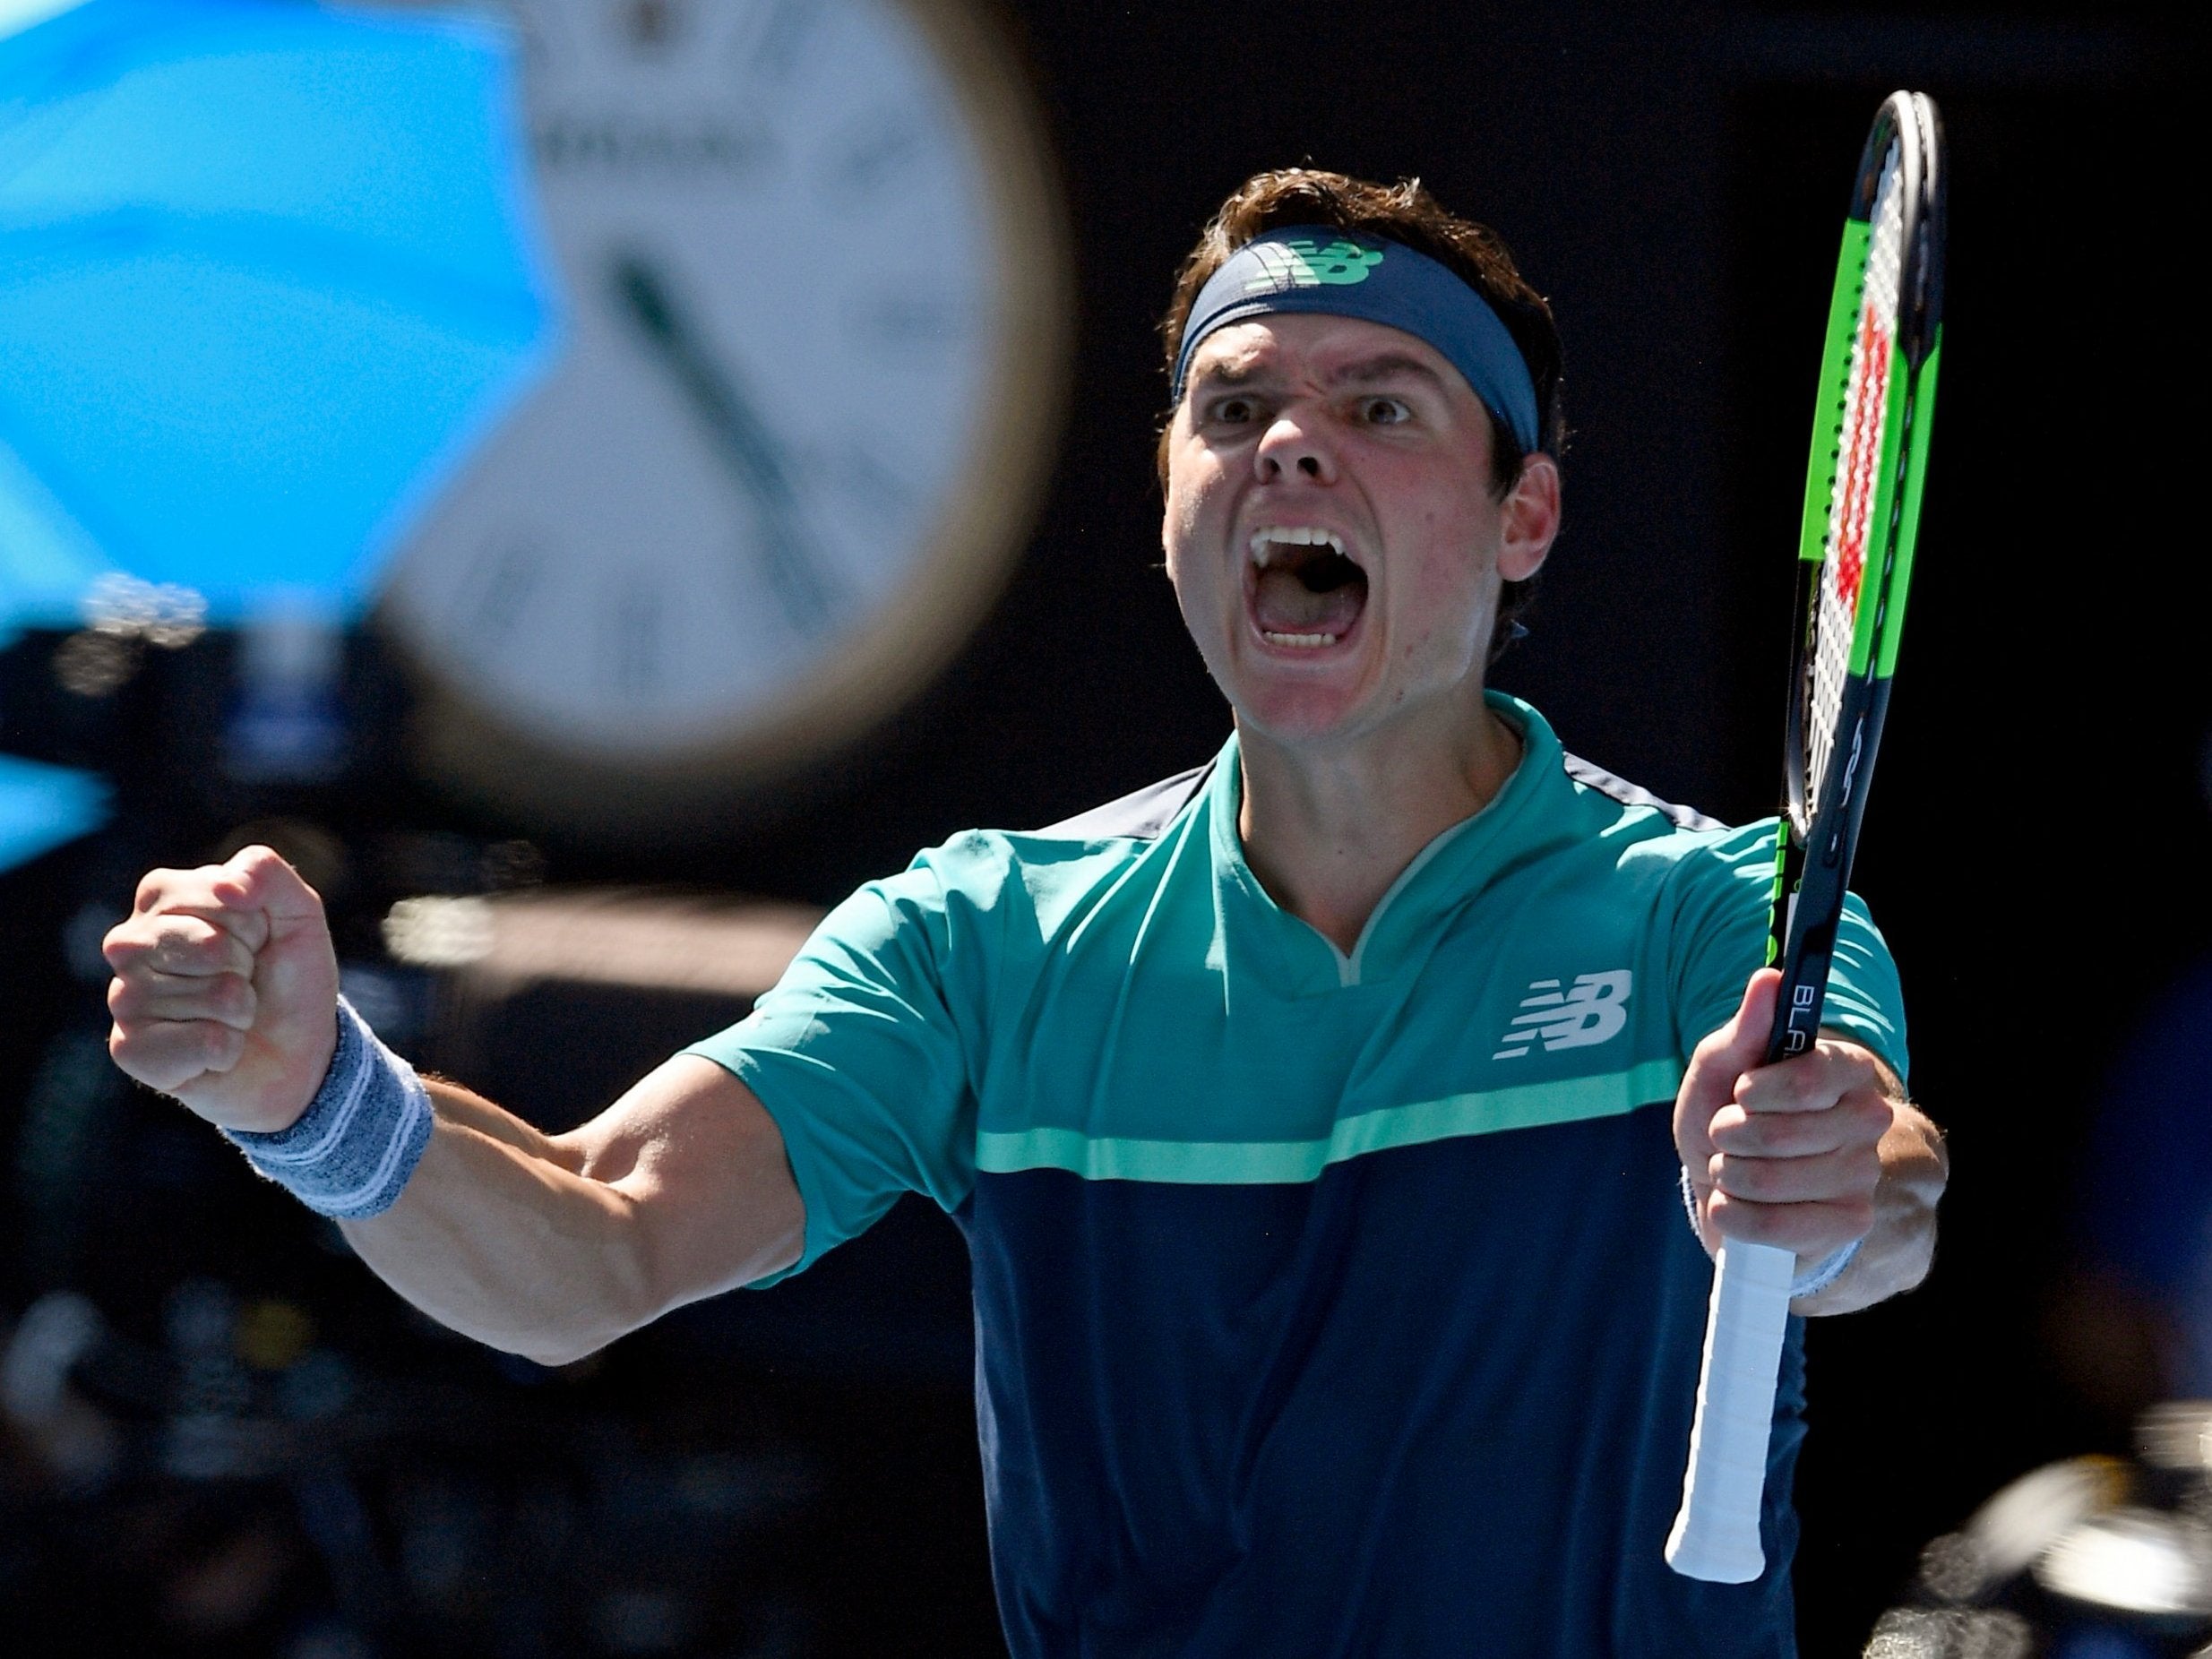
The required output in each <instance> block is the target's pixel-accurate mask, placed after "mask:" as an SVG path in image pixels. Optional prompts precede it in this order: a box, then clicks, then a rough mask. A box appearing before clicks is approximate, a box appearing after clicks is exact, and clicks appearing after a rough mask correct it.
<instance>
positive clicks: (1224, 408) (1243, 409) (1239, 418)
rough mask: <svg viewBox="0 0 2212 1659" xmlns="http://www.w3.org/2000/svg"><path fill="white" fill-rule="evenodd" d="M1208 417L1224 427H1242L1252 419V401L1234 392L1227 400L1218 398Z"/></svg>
mask: <svg viewBox="0 0 2212 1659" xmlns="http://www.w3.org/2000/svg"><path fill="white" fill-rule="evenodd" d="M1206 413H1207V417H1208V418H1209V419H1210V420H1217V421H1219V422H1221V423H1222V424H1223V425H1229V426H1241V425H1244V423H1245V422H1246V421H1248V420H1250V419H1251V418H1252V415H1253V413H1254V410H1253V406H1252V400H1251V399H1250V398H1248V397H1246V396H1244V394H1243V393H1241V392H1232V393H1231V394H1230V395H1229V396H1227V397H1226V398H1217V399H1215V400H1214V401H1213V403H1212V404H1211V405H1210V406H1209V408H1208V409H1207V411H1206Z"/></svg>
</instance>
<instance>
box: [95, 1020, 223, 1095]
mask: <svg viewBox="0 0 2212 1659" xmlns="http://www.w3.org/2000/svg"><path fill="white" fill-rule="evenodd" d="M108 1053H109V1055H110V1056H112V1057H113V1058H114V1060H115V1062H116V1065H117V1066H119V1067H120V1068H122V1070H124V1071H125V1073H126V1074H127V1075H129V1076H131V1077H133V1078H136V1079H138V1080H139V1081H140V1082H142V1083H143V1084H145V1085H146V1086H147V1087H149V1088H156V1089H159V1090H160V1091H161V1092H162V1093H163V1094H165V1095H175V1094H179V1093H181V1092H182V1091H184V1090H185V1088H187V1087H190V1086H191V1085H192V1084H194V1083H195V1082H197V1081H199V1080H200V1079H202V1078H204V1077H207V1076H209V1075H210V1074H211V1073H212V1074H217V1075H219V1074H221V1073H224V1072H228V1070H230V1069H231V1068H232V1067H234V1066H236V1065H237V1063H238V1062H239V1060H240V1059H241V1058H242V1057H243V1056H244V1055H245V1032H243V1031H240V1030H238V1029H237V1027H233V1026H226V1025H222V1024H220V1023H219V1022H217V1021H215V1020H211V1019H191V1020H168V1019H154V1020H145V1021H140V1022H133V1023H132V1024H129V1025H123V1024H118V1025H116V1027H115V1028H114V1029H113V1030H111V1031H110V1032H109V1033H108Z"/></svg>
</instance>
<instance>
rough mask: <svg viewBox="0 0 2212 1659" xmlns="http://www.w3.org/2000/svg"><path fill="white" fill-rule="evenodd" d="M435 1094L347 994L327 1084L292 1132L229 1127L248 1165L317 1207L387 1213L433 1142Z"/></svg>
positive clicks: (355, 1214) (338, 1214) (339, 1212)
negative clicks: (268, 1132)
mask: <svg viewBox="0 0 2212 1659" xmlns="http://www.w3.org/2000/svg"><path fill="white" fill-rule="evenodd" d="M431 1122H432V1120H431V1113H430V1095H429V1092H428V1091H427V1090H426V1089H425V1088H424V1087H423V1086H422V1079H420V1078H418V1077H417V1076H416V1075H415V1068H414V1067H412V1066H410V1065H409V1064H408V1063H407V1062H406V1061H404V1060H402V1059H400V1056H399V1055H397V1054H395V1053H392V1051H391V1050H390V1049H388V1048H386V1047H385V1046H384V1045H383V1043H381V1042H379V1041H378V1040H377V1036H376V1034H375V1033H374V1031H372V1030H370V1029H369V1028H368V1026H367V1024H366V1022H365V1021H364V1020H363V1019H362V1018H361V1016H360V1015H358V1014H357V1013H355V1012H354V1011H353V1008H352V1005H351V1004H350V1003H349V1002H348V1001H346V1000H345V998H343V997H340V998H339V1000H338V1047H337V1050H336V1052H334V1053H332V1054H331V1069H330V1070H328V1071H327V1072H325V1073H324V1074H323V1087H321V1088H319V1089H317V1090H316V1091H315V1096H314V1099H313V1100H311V1101H309V1102H308V1103H307V1109H306V1111H305V1112H303V1113H300V1115H299V1120H298V1122H295V1123H294V1124H292V1125H291V1127H289V1128H288V1129H280V1130H278V1131H277V1132H276V1133H275V1134H273V1135H257V1134H253V1133H249V1132H247V1131H245V1130H224V1131H223V1132H224V1134H226V1135H228V1137H229V1138H230V1139H231V1141H232V1142H233V1143H234V1144H235V1145H236V1146H237V1148H239V1150H240V1151H242V1152H244V1153H245V1156H246V1160H247V1162H249V1163H251V1164H252V1165H254V1168H255V1169H256V1170H258V1171H260V1172H261V1173H263V1175H266V1176H267V1177H268V1178H269V1179H270V1180H271V1181H273V1182H276V1183H277V1184H278V1185H279V1186H280V1187H282V1188H284V1189H285V1190H286V1191H288V1192H289V1193H291V1194H292V1196H293V1197H294V1198H297V1199H298V1200H299V1201H300V1202H301V1203H303V1204H305V1205H306V1207H307V1208H309V1209H312V1210H314V1211H315V1212H316V1213H317V1214H319V1215H324V1216H331V1218H332V1219H334V1220H338V1221H361V1220H365V1219H366V1218H367V1217H368V1216H381V1215H382V1214H383V1212H384V1211H386V1210H388V1209H390V1208H392V1205H393V1204H394V1203H395V1202H397V1201H398V1199H399V1197H400V1188H401V1187H404V1186H405V1185H406V1184H407V1178H408V1177H409V1175H411V1174H413V1173H415V1165H417V1163H419V1162H420V1161H421V1159H422V1155H423V1149H424V1148H426V1147H427V1146H428V1145H429V1144H430V1129H431Z"/></svg>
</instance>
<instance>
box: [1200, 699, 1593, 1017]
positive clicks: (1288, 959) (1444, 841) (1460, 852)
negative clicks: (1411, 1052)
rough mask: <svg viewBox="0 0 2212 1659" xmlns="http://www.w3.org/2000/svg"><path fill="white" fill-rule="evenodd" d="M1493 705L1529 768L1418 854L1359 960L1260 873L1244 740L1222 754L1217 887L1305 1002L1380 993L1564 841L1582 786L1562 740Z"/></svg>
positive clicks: (1213, 782)
mask: <svg viewBox="0 0 2212 1659" xmlns="http://www.w3.org/2000/svg"><path fill="white" fill-rule="evenodd" d="M1484 701H1485V702H1486V703H1487V704H1488V706H1489V708H1490V709H1491V711H1492V712H1493V713H1494V714H1496V715H1497V716H1499V718H1502V719H1503V720H1504V721H1505V723H1506V724H1507V725H1508V726H1511V727H1512V728H1514V730H1515V731H1516V732H1517V733H1518V735H1519V737H1520V740H1521V758H1520V764H1519V766H1517V767H1515V768H1514V769H1513V773H1512V776H1511V777H1510V778H1507V779H1506V782H1505V786H1504V787H1502V789H1500V790H1499V791H1498V793H1497V794H1496V795H1493V796H1492V797H1491V799H1490V801H1489V802H1488V803H1487V804H1485V806H1483V808H1482V809H1481V810H1480V811H1478V812H1476V813H1474V814H1473V815H1472V816H1471V817H1467V818H1463V819H1461V820H1460V821H1459V822H1458V823H1456V824H1453V825H1452V826H1451V827H1450V829H1447V830H1443V831H1442V832H1441V833H1440V834H1438V835H1437V836H1436V837H1435V838H1433V840H1431V841H1430V842H1429V843H1428V844H1427V845H1426V846H1425V847H1423V848H1422V849H1421V850H1420V851H1419V852H1418V853H1416V855H1414V857H1413V860H1412V862H1411V863H1409V864H1407V866H1406V868H1405V869H1404V870H1403V871H1402V872H1399V877H1398V879H1397V881H1393V882H1392V883H1391V884H1390V890H1388V891H1387V892H1385V893H1384V894H1383V896H1382V898H1381V901H1380V902H1379V903H1378V904H1377V905H1376V906H1375V908H1374V912H1373V915H1370V916H1369V917H1368V918H1367V924H1366V925H1365V927H1364V928H1363V929H1362V930H1361V932H1360V936H1359V939H1358V941H1356V944H1355V946H1354V948H1353V950H1351V952H1350V953H1349V954H1347V953H1346V952H1344V951H1341V950H1338V949H1337V947H1336V946H1335V945H1334V944H1333V943H1331V942H1330V941H1329V940H1328V939H1326V938H1324V937H1323V936H1322V935H1321V933H1320V932H1319V931H1318V930H1316V929H1315V928H1313V926H1312V925H1311V924H1308V923H1306V922H1304V921H1303V920H1302V919H1300V918H1299V917H1297V916H1295V915H1291V914H1290V913H1289V912H1288V911H1287V910H1284V909H1283V908H1282V907H1280V906H1279V905H1278V904H1277V903H1276V902H1275V899H1274V898H1273V897H1272V896H1271V895H1270V893H1269V892H1268V890H1266V889H1265V888H1264V887H1262V886H1261V884H1260V879H1259V877H1258V876H1256V875H1254V874H1253V873H1252V866H1251V864H1249V863H1248V862H1246V860H1245V857H1244V838H1243V837H1242V836H1241V835H1239V834H1238V833H1237V827H1236V824H1237V815H1238V812H1239V810H1240V808H1241V807H1242V805H1243V803H1244V767H1243V759H1242V756H1241V754H1240V753H1239V752H1238V748H1237V742H1236V736H1235V734H1234V733H1232V734H1231V735H1230V736H1229V740H1228V742H1227V743H1226V744H1224V745H1223V746H1222V750H1221V755H1220V759H1219V761H1218V763H1217V764H1216V765H1215V767H1214V769H1213V776H1212V778H1211V779H1210V780H1209V783H1208V786H1207V791H1206V810H1207V812H1208V813H1209V816H1210V817H1211V819H1212V822H1211V825H1210V826H1209V830H1210V834H1211V838H1212V847H1213V864H1214V870H1215V875H1216V882H1217V885H1218V887H1220V888H1222V889H1223V890H1225V892H1230V893H1235V894H1236V895H1238V896H1239V897H1240V898H1242V900H1243V901H1244V904H1243V905H1240V906H1239V907H1240V908H1244V907H1251V908H1252V909H1253V910H1255V911H1256V912H1257V917H1256V919H1257V920H1258V921H1259V923H1260V925H1261V931H1262V932H1263V933H1266V934H1268V935H1269V936H1270V941H1271V946H1272V949H1271V951H1270V954H1273V955H1274V956H1275V957H1276V958H1277V959H1278V962H1279V964H1280V966H1281V967H1282V968H1283V969H1284V971H1285V972H1286V973H1287V975H1288V976H1290V978H1291V980H1292V981H1293V983H1294V984H1295V988H1296V990H1297V992H1298V993H1301V994H1308V993H1314V992H1320V991H1325V990H1334V989H1340V988H1343V987H1346V986H1350V985H1357V984H1372V983H1374V982H1376V981H1379V980H1382V979H1387V978H1389V977H1390V976H1392V975H1394V974H1396V973H1397V972H1398V971H1399V969H1401V968H1403V967H1407V966H1408V965H1409V964H1412V963H1416V962H1417V961H1419V960H1420V959H1422V958H1424V957H1425V956H1426V954H1427V949H1428V946H1429V945H1430V944H1431V943H1432V942H1433V940H1434V939H1435V937H1436V935H1437V934H1438V933H1439V932H1441V930H1442V928H1443V927H1444V926H1445V925H1447V924H1449V922H1450V918H1451V916H1452V915H1454V914H1455V913H1456V912H1457V910H1458V909H1459V907H1460V906H1461V905H1462V904H1464V903H1465V902H1466V901H1467V899H1469V898H1474V897H1475V896H1476V894H1478V893H1479V892H1481V891H1482V890H1483V889H1484V888H1485V887H1486V886H1487V885H1488V884H1489V882H1490V881H1492V880H1493V878H1494V877H1495V876H1496V875H1498V874H1499V873H1500V872H1502V871H1504V870H1505V869H1507V868H1510V867H1511V865H1513V864H1517V863H1518V862H1519V858H1520V856H1521V855H1524V854H1526V853H1528V852H1530V851H1532V850H1534V849H1535V848H1536V846H1537V845H1538V844H1539V843H1544V842H1548V841H1549V840H1551V839H1553V838H1555V836H1556V834H1557V826H1558V811H1557V808H1558V806H1559V804H1561V802H1562V800H1563V798H1564V797H1565V796H1566V795H1569V794H1571V790H1572V787H1573V786H1572V784H1571V781H1570V780H1569V778H1568V777H1567V775H1566V770H1565V767H1564V763H1563V761H1564V757H1563V756H1562V752H1561V749H1560V744H1559V739H1558V737H1557V736H1556V735H1554V733H1553V731H1552V728H1551V726H1550V723H1549V722H1547V721H1546V720H1545V718H1544V717H1543V716H1542V715H1540V714H1538V713H1537V712H1536V710H1535V709H1532V708H1531V707H1529V706H1528V704H1527V703H1525V702H1523V701H1520V699H1519V698H1518V697H1512V696H1509V695H1507V694H1506V693H1505V692H1496V691H1491V692H1485V693H1484ZM1547 807H1548V808H1549V809H1550V810H1547Z"/></svg>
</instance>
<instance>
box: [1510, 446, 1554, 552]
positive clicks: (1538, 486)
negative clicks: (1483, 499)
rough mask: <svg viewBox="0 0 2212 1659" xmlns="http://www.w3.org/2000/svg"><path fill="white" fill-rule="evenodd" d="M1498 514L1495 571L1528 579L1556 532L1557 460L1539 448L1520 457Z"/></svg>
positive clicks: (1550, 547)
mask: <svg viewBox="0 0 2212 1659" xmlns="http://www.w3.org/2000/svg"><path fill="white" fill-rule="evenodd" d="M1501 516H1502V520H1503V523H1502V527H1501V528H1502V534H1501V536H1500V537H1499V540H1498V574H1499V575H1500V576H1502V577H1503V578H1504V579H1505V580H1507V581H1527V580H1528V579H1529V578H1530V577H1531V576H1534V575H1535V574H1536V572H1538V571H1539V570H1541V569H1543V568H1544V559H1545V554H1548V553H1550V552H1551V550H1552V542H1553V540H1554V538H1555V537H1557V536H1558V535H1559V464H1558V463H1557V462H1556V461H1554V460H1553V459H1552V458H1551V457H1550V456H1549V455H1546V454H1545V453H1543V451H1537V452H1536V454H1533V455H1531V456H1529V457H1528V460H1525V461H1523V462H1522V463H1521V468H1520V477H1519V478H1517V479H1516V480H1514V483H1513V488H1512V491H1511V494H1508V495H1507V496H1506V498H1505V502H1504V507H1503V511H1502V515H1501Z"/></svg>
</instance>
